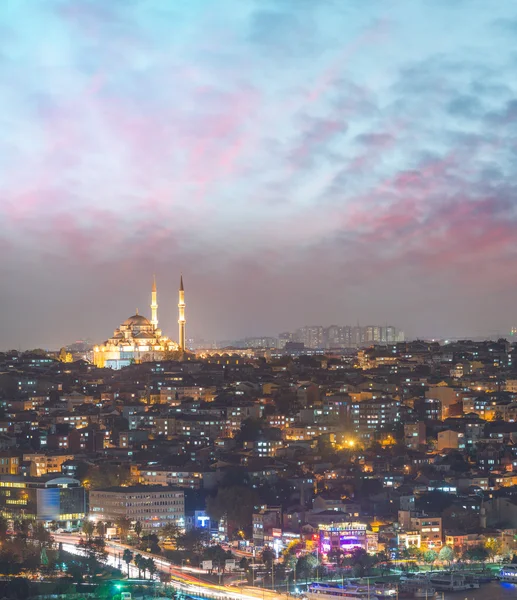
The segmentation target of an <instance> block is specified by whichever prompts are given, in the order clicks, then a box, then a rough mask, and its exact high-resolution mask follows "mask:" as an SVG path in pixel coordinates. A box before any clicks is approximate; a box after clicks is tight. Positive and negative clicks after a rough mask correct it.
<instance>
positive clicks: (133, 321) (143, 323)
mask: <svg viewBox="0 0 517 600" xmlns="http://www.w3.org/2000/svg"><path fill="white" fill-rule="evenodd" d="M122 325H127V326H135V325H136V326H138V327H152V325H151V321H149V319H146V318H145V317H143V316H142V315H139V314H136V315H133V316H132V317H129V319H126V320H125V321H124V322H123V323H122Z"/></svg>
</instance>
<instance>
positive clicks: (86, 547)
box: [77, 537, 108, 575]
mask: <svg viewBox="0 0 517 600" xmlns="http://www.w3.org/2000/svg"><path fill="white" fill-rule="evenodd" d="M77 546H78V547H79V548H81V549H82V550H83V552H84V557H85V563H86V568H87V570H88V573H89V574H90V575H95V574H96V573H97V572H98V571H99V570H100V569H99V568H100V563H105V562H106V559H107V557H108V553H107V552H106V544H105V542H104V540H103V539H102V538H100V537H96V538H91V537H90V538H88V539H86V540H85V539H83V538H81V539H80V540H79V543H78V544H77Z"/></svg>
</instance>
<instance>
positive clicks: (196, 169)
mask: <svg viewBox="0 0 517 600" xmlns="http://www.w3.org/2000/svg"><path fill="white" fill-rule="evenodd" d="M516 72H517V3H515V2H512V1H510V0H507V1H503V0H501V1H499V2H493V1H492V2H490V1H487V0H463V1H462V0H188V1H187V0H173V1H171V0H110V1H109V2H107V1H106V0H46V1H45V2H35V1H33V0H2V3H1V9H0V88H1V90H0V125H1V132H2V135H1V136H0V277H1V285H0V307H1V308H2V313H1V315H0V348H8V347H21V348H26V347H34V346H44V347H57V346H60V345H62V344H64V343H68V342H71V341H74V340H75V339H79V338H85V337H88V338H90V339H92V340H95V341H102V340H103V339H106V338H107V337H108V336H109V335H110V334H111V332H112V330H113V329H114V328H115V327H116V326H117V325H118V324H119V323H120V322H121V321H122V320H124V319H125V318H126V317H127V316H129V315H130V314H132V313H134V311H135V308H136V307H138V308H140V312H142V313H148V312H149V309H148V304H149V300H150V298H149V296H150V288H151V281H152V275H153V273H156V277H157V281H158V291H159V305H160V309H159V318H160V321H161V325H162V327H163V329H164V330H165V331H166V332H167V333H169V334H170V335H171V337H175V332H176V327H177V326H176V320H177V308H176V305H177V287H178V280H179V275H180V272H183V275H184V279H185V286H186V292H187V319H188V322H187V325H188V334H189V335H191V336H192V335H193V336H197V337H203V338H205V339H212V338H225V339H228V338H232V337H237V336H245V335H255V334H275V333H278V332H279V331H282V330H289V329H294V328H296V327H299V326H302V325H304V324H324V325H328V324H332V323H337V324H355V323H357V322H359V323H361V324H363V325H366V324H374V323H379V324H384V323H391V324H393V325H395V326H398V327H400V328H402V329H404V330H405V331H406V332H407V333H408V334H410V335H412V336H416V335H431V336H457V335H467V334H471V335H480V334H481V335H494V334H495V333H496V332H503V333H504V332H506V331H507V330H508V329H509V328H510V327H511V326H512V325H517V269H516V265H517V256H516V250H517V228H516V221H517V214H516V189H517V145H516V142H517V97H516V91H517V78H516V77H515V73H516Z"/></svg>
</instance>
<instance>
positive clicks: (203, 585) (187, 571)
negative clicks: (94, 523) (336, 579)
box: [53, 534, 286, 600]
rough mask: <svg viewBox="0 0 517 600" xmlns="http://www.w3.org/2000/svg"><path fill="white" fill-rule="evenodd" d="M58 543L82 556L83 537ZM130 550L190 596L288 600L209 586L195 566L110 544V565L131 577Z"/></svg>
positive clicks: (252, 590) (61, 539) (56, 536)
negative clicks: (126, 559) (125, 557)
mask: <svg viewBox="0 0 517 600" xmlns="http://www.w3.org/2000/svg"><path fill="white" fill-rule="evenodd" d="M53 537H54V540H55V541H56V542H57V543H62V544H63V550H65V552H70V553H71V554H81V550H80V549H79V548H78V547H77V544H78V542H79V539H80V538H81V536H80V535H70V534H53ZM127 548H129V549H130V550H131V551H132V552H134V553H135V554H137V553H140V554H141V555H142V556H144V557H145V558H152V559H153V560H154V562H155V564H156V568H157V569H158V571H160V572H162V573H167V574H169V575H170V577H171V583H172V585H173V586H174V587H177V588H179V589H181V590H182V591H183V592H185V593H186V594H190V595H193V596H196V595H198V594H201V593H202V594H207V595H210V596H212V597H213V598H217V599H231V600H257V599H258V600H281V599H283V600H285V598H286V594H279V593H277V592H274V591H270V590H264V589H261V588H254V587H251V586H249V587H242V588H241V587H240V588H238V589H237V588H236V587H230V586H224V585H216V584H212V583H207V582H206V581H202V580H201V579H198V578H196V577H195V574H200V573H204V571H202V570H201V569H196V568H193V567H187V566H185V567H184V568H180V567H178V566H177V565H174V564H173V563H171V562H170V561H168V560H166V559H164V558H162V557H159V556H155V555H153V554H149V553H148V552H142V551H141V550H135V549H134V548H132V547H130V546H126V545H125V544H121V543H120V542H113V541H108V540H107V541H106V551H107V553H108V560H107V562H108V564H109V565H111V566H113V567H117V568H119V567H120V569H121V570H122V572H123V573H126V574H127V565H126V563H125V562H123V561H122V555H123V553H124V550H126V549H127ZM138 575H139V573H138V569H137V568H136V567H135V565H133V564H130V565H129V576H130V577H132V578H137V577H138Z"/></svg>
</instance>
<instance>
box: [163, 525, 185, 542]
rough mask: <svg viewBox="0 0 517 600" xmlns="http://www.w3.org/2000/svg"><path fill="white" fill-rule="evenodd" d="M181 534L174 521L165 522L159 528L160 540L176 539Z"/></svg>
mask: <svg viewBox="0 0 517 600" xmlns="http://www.w3.org/2000/svg"><path fill="white" fill-rule="evenodd" d="M180 534H181V529H180V528H179V527H178V525H176V523H167V524H166V525H164V526H163V527H162V528H161V529H160V533H159V537H160V539H162V540H176V539H177V538H178V537H179V535H180Z"/></svg>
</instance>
